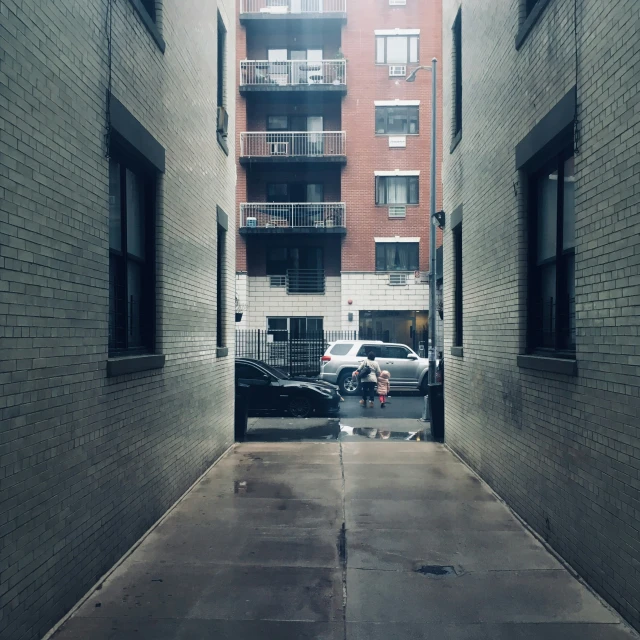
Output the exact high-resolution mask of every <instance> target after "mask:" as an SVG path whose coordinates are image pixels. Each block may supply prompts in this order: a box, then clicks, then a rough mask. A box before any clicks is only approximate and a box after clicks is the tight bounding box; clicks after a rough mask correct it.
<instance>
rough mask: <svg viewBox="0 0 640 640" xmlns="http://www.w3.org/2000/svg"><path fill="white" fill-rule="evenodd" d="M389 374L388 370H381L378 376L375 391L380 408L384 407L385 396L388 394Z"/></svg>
mask: <svg viewBox="0 0 640 640" xmlns="http://www.w3.org/2000/svg"><path fill="white" fill-rule="evenodd" d="M390 377H391V374H390V373H389V372H388V371H383V372H382V373H381V374H380V375H379V376H378V388H377V389H376V393H377V394H378V397H379V398H380V408H381V409H384V407H385V405H386V403H387V396H388V395H389V378H390Z"/></svg>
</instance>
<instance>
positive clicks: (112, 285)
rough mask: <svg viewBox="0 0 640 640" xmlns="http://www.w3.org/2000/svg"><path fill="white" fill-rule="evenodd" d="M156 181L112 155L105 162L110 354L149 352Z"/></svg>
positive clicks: (133, 163)
mask: <svg viewBox="0 0 640 640" xmlns="http://www.w3.org/2000/svg"><path fill="white" fill-rule="evenodd" d="M154 187H155V176H154V175H153V173H152V172H150V171H147V169H146V167H142V166H141V165H140V163H139V162H138V161H137V160H136V161H134V160H133V159H131V158H129V157H127V156H125V155H122V156H119V155H118V154H117V153H116V152H113V153H112V156H111V159H110V161H109V352H110V353H116V352H119V351H132V352H143V353H144V352H151V351H153V348H154V341H155V340H154V337H155V336H154V332H155V277H154V254H155V225H154V215H153V209H154Z"/></svg>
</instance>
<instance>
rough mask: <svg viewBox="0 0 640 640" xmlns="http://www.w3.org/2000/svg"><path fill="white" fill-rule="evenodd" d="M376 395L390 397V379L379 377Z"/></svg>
mask: <svg viewBox="0 0 640 640" xmlns="http://www.w3.org/2000/svg"><path fill="white" fill-rule="evenodd" d="M376 393H377V394H378V395H379V396H388V395H389V379H388V378H382V377H378V388H377V389H376Z"/></svg>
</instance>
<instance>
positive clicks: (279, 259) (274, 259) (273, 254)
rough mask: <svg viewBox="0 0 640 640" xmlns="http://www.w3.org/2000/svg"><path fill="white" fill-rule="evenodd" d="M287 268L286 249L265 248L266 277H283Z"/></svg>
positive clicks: (287, 253)
mask: <svg viewBox="0 0 640 640" xmlns="http://www.w3.org/2000/svg"><path fill="white" fill-rule="evenodd" d="M288 268H289V252H288V250H287V248H286V247H268V248H267V275H268V276H284V275H286V274H287V269H288Z"/></svg>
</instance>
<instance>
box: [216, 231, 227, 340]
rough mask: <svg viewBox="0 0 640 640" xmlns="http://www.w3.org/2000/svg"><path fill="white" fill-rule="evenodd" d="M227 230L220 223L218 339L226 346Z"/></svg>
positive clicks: (217, 289)
mask: <svg viewBox="0 0 640 640" xmlns="http://www.w3.org/2000/svg"><path fill="white" fill-rule="evenodd" d="M226 243H227V232H226V231H225V230H224V229H223V228H222V227H221V226H220V225H218V251H217V254H218V255H217V286H216V297H217V308H216V314H217V332H216V333H217V336H216V337H217V341H218V346H219V347H224V346H225V342H226V337H227V336H226V326H225V325H226V323H225V299H226V280H227V268H226V267H227V246H226Z"/></svg>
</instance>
